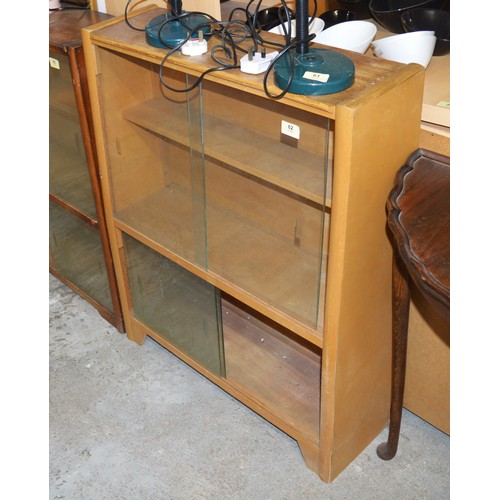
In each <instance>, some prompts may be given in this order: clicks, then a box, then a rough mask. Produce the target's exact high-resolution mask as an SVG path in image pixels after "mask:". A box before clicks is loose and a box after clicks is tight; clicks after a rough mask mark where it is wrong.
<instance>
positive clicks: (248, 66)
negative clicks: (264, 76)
mask: <svg viewBox="0 0 500 500" xmlns="http://www.w3.org/2000/svg"><path fill="white" fill-rule="evenodd" d="M277 55H278V52H276V51H275V52H270V53H269V54H262V53H257V54H255V55H254V56H253V57H252V56H250V57H249V55H248V54H246V55H244V56H243V57H242V58H241V60H240V70H241V71H242V72H243V73H250V74H252V75H258V74H259V73H264V71H266V70H267V68H269V65H270V64H271V62H272V61H273V59H274V58H275V57H276V56H277Z"/></svg>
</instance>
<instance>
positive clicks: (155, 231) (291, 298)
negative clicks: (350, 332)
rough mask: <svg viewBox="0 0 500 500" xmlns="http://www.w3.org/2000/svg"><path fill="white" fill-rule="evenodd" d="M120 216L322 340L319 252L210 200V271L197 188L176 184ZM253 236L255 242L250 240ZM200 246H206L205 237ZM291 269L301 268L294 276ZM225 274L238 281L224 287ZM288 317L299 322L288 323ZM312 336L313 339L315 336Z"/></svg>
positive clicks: (124, 224)
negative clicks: (201, 255)
mask: <svg viewBox="0 0 500 500" xmlns="http://www.w3.org/2000/svg"><path fill="white" fill-rule="evenodd" d="M167 213H168V214H172V216H171V217H170V218H169V219H168V220H167V219H166V218H165V216H164V214H167ZM115 218H116V222H117V224H118V225H119V227H120V228H121V229H122V230H124V231H126V232H127V233H129V234H131V235H132V236H137V234H141V235H143V236H145V237H146V238H147V239H148V240H152V241H154V242H155V243H156V244H158V245H160V246H161V247H162V248H163V249H164V250H166V253H165V254H166V255H167V256H171V254H175V255H177V256H178V257H180V258H181V259H182V260H187V261H188V262H191V263H192V264H194V265H195V266H198V269H194V270H193V271H194V272H195V274H198V275H200V276H201V277H202V278H204V279H207V277H208V275H210V276H212V278H213V277H215V278H216V282H217V284H218V285H219V286H221V287H222V288H223V289H224V291H226V292H228V293H231V292H233V293H234V290H235V289H238V290H244V291H245V292H246V293H247V295H248V297H249V302H250V303H251V304H252V305H253V304H254V302H253V297H254V296H255V297H258V298H259V299H260V300H261V302H262V304H266V303H267V304H268V306H269V304H271V305H272V307H273V308H275V309H277V310H279V311H280V312H279V313H278V312H277V313H276V314H277V316H281V317H282V321H283V323H284V324H285V325H286V326H287V328H290V329H291V330H292V331H295V332H296V333H297V334H299V335H301V336H303V335H304V333H303V330H304V328H300V327H297V324H296V323H297V321H298V322H299V323H303V324H304V325H305V327H306V330H307V331H309V332H311V330H312V331H313V332H315V333H313V336H314V337H316V339H315V343H316V344H319V343H320V340H319V339H320V338H321V337H322V330H323V325H322V321H323V315H322V314H320V311H323V309H324V282H325V278H324V273H325V269H322V270H321V271H322V273H323V274H322V276H319V273H320V266H321V267H323V268H324V265H323V263H322V262H320V256H319V255H318V254H315V253H313V252H310V251H309V250H307V249H306V248H303V247H299V246H296V245H295V244H294V241H293V240H287V239H286V238H284V237H282V236H280V235H278V234H277V233H275V232H272V231H269V230H267V229H266V228H265V227H262V226H259V225H257V224H255V223H254V222H252V221H250V220H244V219H242V218H240V217H237V216H235V215H234V214H231V213H230V212H228V211H227V210H224V209H222V208H221V207H220V206H218V205H216V204H215V203H208V205H207V235H206V241H207V254H206V258H207V264H208V265H207V268H206V270H204V269H203V268H204V264H205V263H204V259H203V260H201V261H200V260H199V259H198V260H197V255H198V253H197V249H196V247H195V245H196V243H195V241H197V240H196V239H195V234H194V227H195V223H194V222H195V221H194V220H193V210H192V195H191V192H190V191H187V190H186V189H185V188H183V187H182V186H179V185H174V184H171V185H168V186H166V187H164V188H162V189H159V190H158V191H156V192H155V193H153V194H152V195H151V196H149V197H147V198H143V199H142V200H140V201H139V202H137V203H136V204H134V205H131V206H129V207H127V208H126V209H124V210H121V211H120V212H118V213H116V214H115ZM250 236H251V240H252V241H253V242H256V244H255V245H251V244H250V243H249V237H250ZM198 244H201V245H202V247H203V248H204V246H205V240H204V239H203V240H202V241H200V242H199V243H198ZM277 255H278V256H279V257H280V258H279V259H278V260H277V259H276V256H277ZM290 269H294V270H295V272H294V273H293V274H290V272H289V270H290ZM219 277H220V278H222V281H224V282H225V283H232V284H233V285H226V286H224V285H221V283H220V280H217V278H219ZM211 281H213V279H212V280H211ZM287 316H288V317H290V318H294V321H287V319H286V318H287ZM306 338H309V339H310V338H311V334H309V335H307V337H306Z"/></svg>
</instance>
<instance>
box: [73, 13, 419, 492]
mask: <svg viewBox="0 0 500 500" xmlns="http://www.w3.org/2000/svg"><path fill="white" fill-rule="evenodd" d="M158 13H159V12H158V11H157V10H156V9H149V8H148V9H145V10H143V11H141V12H139V13H137V15H135V16H134V17H133V22H134V24H135V25H137V26H138V25H145V24H146V22H147V20H149V19H151V18H152V17H153V16H155V15H158ZM268 36H270V37H277V35H268ZM83 37H84V48H85V57H86V60H87V67H88V73H89V80H90V88H91V97H92V110H93V114H94V116H95V120H96V130H97V148H98V154H99V159H100V161H101V165H102V166H103V172H102V184H103V189H104V197H105V205H106V216H107V220H108V227H109V228H110V229H109V230H110V239H111V243H112V250H113V256H114V261H115V263H116V271H117V274H118V278H119V286H120V295H121V297H122V299H123V303H124V316H125V323H126V332H127V335H128V336H129V338H130V339H132V340H134V341H136V342H137V343H139V344H141V343H143V342H144V340H145V337H146V336H150V337H151V338H153V339H155V340H156V341H158V342H159V343H160V344H162V345H163V346H165V347H166V348H167V349H168V350H170V351H171V352H173V353H174V354H176V355H177V356H178V357H179V358H180V359H182V360H184V361H185V362H186V363H188V364H189V365H190V366H192V367H193V368H195V369H196V370H198V371H199V372H200V373H202V374H203V375H204V376H206V377H207V378H208V379H210V380H211V381H212V382H214V383H215V384H217V385H218V386H220V387H221V388H222V389H224V390H226V391H227V392H228V393H230V394H231V395H233V396H234V397H235V398H237V399H238V400H239V401H241V402H242V403H244V404H245V405H247V406H248V407H249V408H251V409H253V410H254V411H256V412H257V413H259V414H260V415H261V416H263V417H264V418H266V419H267V420H269V421H270V422H272V423H273V424H275V425H276V426H278V427H279V428H280V429H282V430H283V431H284V432H286V433H288V434H289V435H290V436H292V437H293V438H294V439H296V441H297V442H298V444H299V446H300V449H301V451H302V454H303V456H304V459H305V461H306V463H307V465H308V466H309V467H310V468H311V469H313V470H314V471H316V472H317V473H318V474H319V476H320V477H321V478H322V479H323V480H324V481H326V482H329V481H331V480H332V479H333V478H335V477H336V476H337V475H338V474H339V473H340V472H341V471H342V470H343V469H344V468H345V467H346V466H347V465H348V464H349V463H350V462H351V461H352V460H353V459H354V458H355V457H356V456H357V455H358V454H359V453H360V452H361V451H362V450H363V449H364V448H365V447H366V446H367V445H368V444H369V443H370V442H371V441H372V440H373V439H374V438H375V436H376V435H377V434H378V433H380V432H381V431H382V429H383V428H384V426H385V425H386V423H387V421H388V413H389V398H390V364H391V302H390V301H391V255H392V251H391V244H390V242H389V240H388V237H387V234H386V214H385V200H386V197H387V195H388V193H389V191H390V189H391V187H392V182H393V178H394V175H395V173H396V171H397V170H398V169H399V168H400V166H401V165H403V164H404V162H405V160H406V159H407V157H408V155H409V154H410V153H411V152H412V151H413V150H415V149H416V148H417V147H418V141H419V131H420V114H421V108H422V93H423V76H424V75H423V73H424V72H423V68H422V67H421V66H418V65H407V66H405V65H400V64H397V63H391V62H389V61H383V60H374V59H370V58H366V57H364V56H362V55H359V54H354V53H347V54H348V55H349V56H350V57H351V58H352V60H353V62H354V63H355V67H356V79H355V82H354V84H353V86H352V87H351V88H349V89H348V90H346V91H344V92H341V93H339V94H335V95H328V96H321V97H306V96H299V95H293V94H287V95H286V96H285V97H284V98H283V99H281V100H279V101H277V100H273V99H270V98H268V97H266V94H265V92H264V89H263V85H262V75H248V74H243V73H241V72H239V71H237V70H231V71H218V72H212V73H210V74H208V75H207V76H206V78H205V79H204V80H203V83H202V85H201V86H200V87H197V88H195V89H194V90H192V91H191V92H190V93H189V94H186V93H183V92H175V91H172V90H169V89H166V88H164V87H162V85H161V84H160V81H159V65H160V63H161V61H162V59H163V57H164V54H165V51H164V50H162V49H156V48H153V47H150V46H148V45H147V44H146V42H145V38H144V33H141V32H137V31H134V30H132V29H130V28H129V27H128V26H127V24H126V23H125V22H124V20H123V18H121V17H118V18H115V19H113V20H112V21H109V22H105V23H101V24H99V25H96V26H93V27H91V28H88V29H85V30H83ZM213 43H216V42H215V40H210V42H209V45H211V44H213ZM216 65H217V64H216V63H215V62H214V61H212V60H211V58H210V56H208V55H204V56H201V57H194V58H192V59H190V58H189V57H185V56H183V55H181V54H179V53H176V54H174V55H173V56H172V57H171V58H169V59H168V61H167V64H166V67H165V71H164V73H163V78H164V80H165V81H167V82H168V84H169V86H170V87H172V88H177V89H179V90H180V89H182V88H185V87H186V85H190V84H191V83H192V82H194V81H195V79H196V78H197V77H198V76H199V75H200V74H201V73H202V72H204V71H205V70H206V69H207V68H209V67H213V66H216ZM271 91H273V92H275V93H278V92H279V90H278V89H277V88H275V87H274V86H271ZM287 124H292V125H293V126H294V127H295V130H297V129H298V130H300V138H299V139H296V138H291V137H289V136H288V135H287V134H284V133H283V132H282V130H283V127H285V128H286V126H287ZM285 131H286V130H285Z"/></svg>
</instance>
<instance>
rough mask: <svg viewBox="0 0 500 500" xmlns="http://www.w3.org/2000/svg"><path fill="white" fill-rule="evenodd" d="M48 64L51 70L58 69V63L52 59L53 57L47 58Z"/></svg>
mask: <svg viewBox="0 0 500 500" xmlns="http://www.w3.org/2000/svg"><path fill="white" fill-rule="evenodd" d="M49 64H50V67H51V68H55V69H60V68H59V61H58V60H57V59H54V58H53V57H49Z"/></svg>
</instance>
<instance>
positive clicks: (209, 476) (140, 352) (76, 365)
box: [49, 276, 450, 500]
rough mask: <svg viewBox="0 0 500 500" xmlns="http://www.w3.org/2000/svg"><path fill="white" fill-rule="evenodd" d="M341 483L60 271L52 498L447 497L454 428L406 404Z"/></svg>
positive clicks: (53, 338)
mask: <svg viewBox="0 0 500 500" xmlns="http://www.w3.org/2000/svg"><path fill="white" fill-rule="evenodd" d="M385 437H386V431H384V432H383V433H381V434H380V435H379V436H378V437H377V438H376V439H375V440H374V442H373V443H371V444H370V445H369V446H368V448H367V449H366V450H365V451H364V452H363V453H362V454H361V455H360V456H359V457H358V458H357V459H356V460H355V461H354V462H353V463H352V464H351V465H350V466H349V467H348V468H347V469H346V470H345V471H344V472H343V473H342V474H341V475H340V476H339V477H338V478H337V479H336V480H335V481H333V482H332V483H331V484H325V483H323V482H322V481H321V480H320V479H319V478H318V477H317V476H316V475H315V474H314V473H313V472H311V471H310V470H309V469H307V467H306V466H305V464H304V462H303V460H302V456H301V454H300V451H299V448H298V446H297V444H296V442H295V441H294V440H292V439H291V438H289V437H288V436H287V435H285V434H284V433H282V432H281V431H280V430H278V429H277V428H276V427H274V426H273V425H271V424H269V423H268V422H267V421H265V420H263V419H262V418H261V417H259V416H258V415H257V414H255V413H254V412H253V411H251V410H249V409H248V408H246V407H245V406H243V405H242V404H240V403H239V402H238V401H236V400H235V399H233V398H232V397H231V396H229V395H228V394H226V393H225V392H223V391H222V390H221V389H219V388H218V387H217V386H215V385H213V384H212V383H210V382H209V381H208V380H206V379H205V378H204V377H203V376H201V375H199V374H198V373H197V372H195V371H194V370H193V369H191V368H190V367H188V366H187V365H185V364H184V363H183V362H181V361H179V360H178V359H177V358H176V357H174V356H173V355H171V354H170V353H169V352H168V351H167V350H165V349H164V348H163V347H161V346H160V345H158V344H157V343H156V342H154V341H153V340H151V339H147V340H146V342H145V344H144V345H143V346H138V345H136V344H135V343H133V342H131V341H129V340H128V339H127V337H126V336H125V335H122V334H120V333H118V332H117V331H116V330H115V329H114V327H112V326H111V325H110V324H109V323H107V322H106V321H105V320H104V319H103V318H102V317H101V316H100V315H99V314H98V313H97V312H96V311H95V309H94V308H93V307H92V306H91V305H89V304H88V303H87V302H86V301H84V300H83V299H81V298H80V297H79V296H78V295H76V294H75V293H73V292H72V291H71V290H70V289H69V288H67V287H66V286H65V285H64V284H62V283H61V282H59V281H58V280H57V279H55V278H54V277H52V276H50V457H49V460H50V486H49V487H50V499H54V500H55V499H63V498H64V499H85V500H101V499H102V500H114V499H126V500H149V499H151V500H153V499H154V500H166V499H176V500H177V499H181V500H182V499H187V500H198V499H200V500H201V499H217V500H219V499H242V500H247V499H248V500H251V499H255V500H278V499H287V500H294V499H297V500H298V499H300V500H302V499H311V500H322V499H329V498H332V499H333V498H335V499H336V500H341V499H346V500H350V499H353V500H354V499H356V500H363V499H370V500H376V499H384V500H388V499H395V500H403V499H408V500H409V499H415V500H417V499H418V500H424V499H428V500H431V499H436V500H437V499H446V498H449V497H450V481H449V477H450V441H449V437H448V436H447V435H445V434H443V433H442V432H440V431H439V430H437V429H436V428H434V427H432V426H431V425H429V424H427V423H426V422H425V421H423V420H421V419H420V418H418V417H417V416H415V415H413V414H412V413H410V412H408V411H406V410H405V412H404V414H403V423H402V432H401V438H400V447H399V451H398V454H397V455H396V457H395V458H394V459H393V460H392V461H389V462H384V461H382V460H380V459H378V457H377V455H376V453H375V449H376V447H377V445H378V444H379V443H380V442H382V441H383V440H385Z"/></svg>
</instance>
